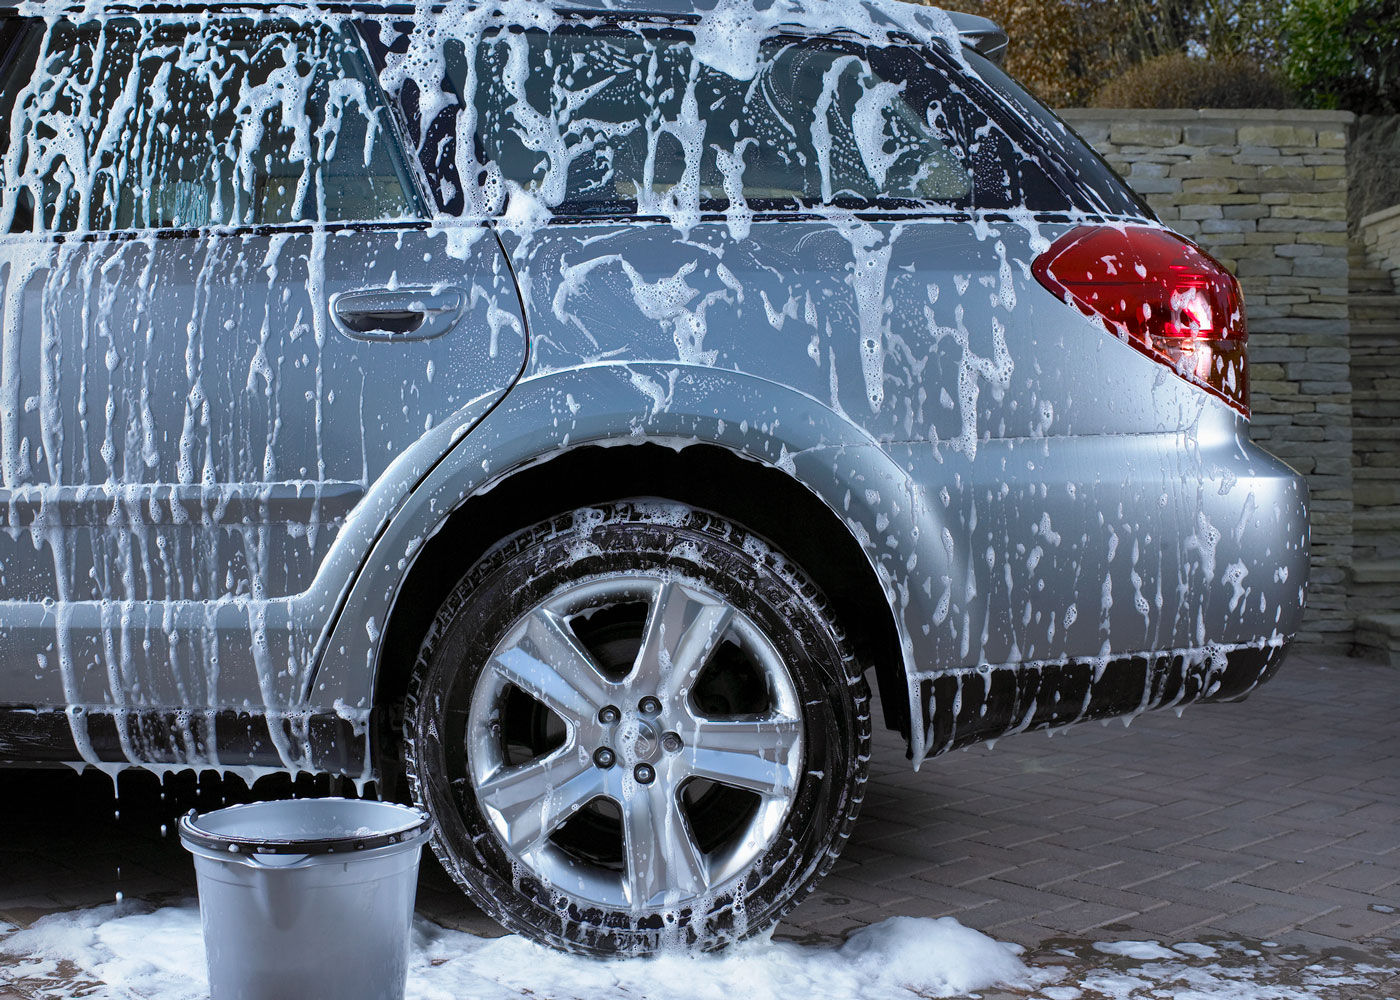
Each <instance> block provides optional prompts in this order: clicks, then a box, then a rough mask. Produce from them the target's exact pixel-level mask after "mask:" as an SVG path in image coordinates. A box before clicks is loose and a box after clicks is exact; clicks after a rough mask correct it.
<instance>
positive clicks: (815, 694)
mask: <svg viewBox="0 0 1400 1000" xmlns="http://www.w3.org/2000/svg"><path fill="white" fill-rule="evenodd" d="M644 572H645V573H657V572H661V573H664V574H667V575H669V576H670V577H671V578H672V579H675V580H679V581H682V582H688V583H690V584H692V585H698V586H699V587H701V588H703V589H706V590H709V591H711V592H713V593H715V594H717V595H718V596H720V597H722V598H724V599H725V600H726V601H727V602H729V603H730V604H731V605H732V606H734V607H735V608H737V609H739V610H740V611H742V612H743V613H744V614H745V615H747V616H748V617H749V618H750V620H751V621H752V622H753V623H754V624H755V625H757V626H758V627H759V629H760V630H761V631H762V632H763V633H764V634H765V635H766V636H767V637H768V639H769V641H770V642H772V643H773V645H774V647H775V648H776V649H777V651H778V653H779V655H780V656H781V658H782V660H783V662H784V663H785V664H786V665H787V666H788V670H789V673H790V675H791V677H792V681H793V684H794V686H795V688H796V690H797V695H798V699H799V704H800V705H801V706H802V712H803V724H804V745H803V768H802V774H801V777H800V779H799V782H798V786H797V789H796V792H795V794H794V797H793V801H792V803H791V805H790V807H789V809H788V812H787V814H786V816H785V818H784V821H783V824H782V826H781V828H780V830H779V832H778V834H777V835H776V836H775V837H774V838H773V840H772V841H771V843H770V845H769V846H768V848H767V849H766V851H765V852H764V854H763V855H762V856H761V857H760V858H759V859H758V860H757V861H755V862H752V863H751V864H750V865H749V866H748V868H747V869H746V870H745V871H744V872H743V873H741V874H740V875H739V876H738V877H737V878H736V879H734V880H731V881H730V882H729V883H727V884H726V885H725V886H722V887H720V891H719V892H716V893H713V894H711V895H708V896H705V897H702V898H701V899H699V900H695V901H693V903H691V904H685V905H683V906H682V907H680V908H678V909H675V910H661V909H657V910H644V911H641V912H640V913H637V914H634V913H632V912H631V911H628V910H618V909H612V908H608V907H603V906H599V905H597V904H594V903H590V902H584V901H581V900H576V899H573V898H572V897H568V896H566V895H564V894H562V893H560V892H557V891H554V890H551V889H550V888H549V887H547V886H545V885H543V884H541V882H540V881H539V880H538V879H536V878H535V877H534V876H533V875H532V874H531V873H529V872H527V871H522V870H521V866H520V865H519V864H518V863H517V862H514V861H513V859H512V858H511V856H510V855H509V854H508V853H507V852H506V850H505V849H504V847H503V845H502V844H501V842H500V840H499V838H498V836H497V835H496V832H495V830H494V828H493V827H492V826H491V825H490V823H489V822H488V821H487V819H486V818H485V817H484V816H483V815H482V813H481V811H480V808H479V807H478V805H477V803H476V801H475V797H474V795H473V793H472V788H471V782H470V780H461V781H456V780H451V779H456V778H464V777H465V774H457V773H455V768H453V767H452V765H450V764H449V759H450V758H452V757H454V756H457V755H460V754H463V753H465V752H469V751H466V750H463V749H461V748H454V747H452V745H451V744H450V743H446V742H445V739H448V740H450V739H451V737H450V736H449V735H447V734H444V733H443V732H442V731H441V726H440V724H439V720H440V719H441V718H442V710H443V706H444V705H445V704H447V703H448V702H449V701H455V702H456V703H458V704H460V703H461V699H462V697H463V696H464V695H465V696H467V697H469V693H470V692H471V691H472V690H473V689H474V688H475V686H476V682H477V680H478V678H479V677H480V675H481V673H482V671H483V670H484V669H485V667H486V665H487V663H488V661H489V659H490V657H491V655H492V653H493V651H494V650H495V648H496V645H497V644H498V643H499V642H500V641H501V639H502V638H503V637H504V636H505V635H506V633H507V632H508V631H509V630H510V629H511V628H512V626H513V625H514V624H515V623H516V622H517V621H519V619H520V618H521V617H522V616H523V615H525V614H527V613H528V612H530V611H532V610H533V609H534V608H536V607H538V606H539V605H540V604H541V603H543V602H544V601H545V600H547V599H548V598H549V597H550V596H551V595H553V594H555V593H557V592H558V591H559V590H561V589H563V588H565V587H568V586H572V585H575V584H578V583H581V582H585V581H587V580H590V579H596V578H601V577H616V576H617V575H619V574H637V573H644ZM867 698H868V694H866V691H865V687H864V681H863V679H862V678H861V676H860V673H859V671H858V669H857V668H856V667H855V665H854V661H853V659H852V657H851V656H850V655H849V651H848V649H847V647H846V643H845V640H844V637H843V635H842V633H841V631H840V629H839V627H838V626H837V625H836V624H835V623H834V621H833V620H832V618H831V615H830V613H829V612H828V611H827V610H826V606H825V603H824V601H823V600H822V599H821V596H820V594H819V592H818V591H817V589H816V587H815V586H814V585H813V584H812V583H811V582H810V581H809V580H807V578H806V577H805V576H804V575H802V574H801V573H800V572H799V571H798V570H797V569H796V567H794V566H792V565H791V564H789V563H788V562H787V561H786V560H784V559H783V558H782V556H781V555H779V554H778V553H776V552H775V551H773V550H772V549H771V547H769V546H768V545H766V544H764V543H763V542H761V541H759V540H758V539H757V538H756V537H755V536H753V535H751V534H748V533H747V532H744V531H743V530H742V529H739V528H737V527H736V526H734V525H732V524H731V523H729V522H727V521H725V520H723V519H722V518H720V517H718V516H717V515H714V514H710V513H707V512H704V511H696V510H693V509H691V508H687V507H681V506H678V505H673V504H661V503H635V502H632V503H621V504H614V505H610V506H608V507H605V508H584V509H581V510H578V511H574V512H572V513H571V514H567V515H563V516H561V517H559V518H555V519H553V520H552V521H550V522H546V523H544V524H541V525H537V526H536V527H534V528H531V529H528V530H526V531H524V532H521V533H520V534H518V535H516V536H513V537H512V538H510V539H508V540H507V541H505V542H504V543H502V544H501V545H499V546H498V547H497V548H495V549H494V550H492V551H491V552H489V553H487V555H485V556H484V557H483V558H482V559H481V560H480V561H479V562H478V563H477V564H476V566H474V567H473V569H472V570H471V571H470V572H469V573H468V574H467V576H466V578H465V579H463V580H462V582H461V583H460V584H459V585H458V587H457V588H456V590H455V591H454V592H453V593H452V595H451V596H450V597H449V598H448V600H447V601H446V602H445V603H444V605H443V607H442V609H441V611H440V612H439V614H438V616H437V619H436V621H435V622H434V625H433V627H432V629H431V630H430V632H429V635H428V637H427V638H426V640H425V641H424V643H423V646H422V649H421V650H420V654H419V658H418V662H417V664H416V668H415V671H414V678H413V682H412V684H411V685H410V693H409V701H408V704H407V706H406V709H407V710H406V712H405V723H406V734H405V735H406V751H407V760H408V776H409V782H410V786H411V788H412V790H413V795H414V799H415V801H417V802H418V803H419V804H420V805H422V806H424V807H426V808H427V809H429V810H430V811H431V812H432V813H433V815H434V816H435V817H436V818H437V820H438V831H437V833H436V834H435V836H434V838H433V849H434V851H435V853H436V854H437V855H438V857H439V859H440V860H441V861H442V862H443V864H444V867H446V868H447V870H448V872H449V873H450V874H451V875H452V877H453V878H454V879H455V880H456V881H457V882H458V883H459V884H460V885H462V886H463V888H465V889H466V890H467V891H468V893H469V894H470V895H471V896H472V897H473V898H474V900H475V901H476V902H477V903H478V904H479V905H480V906H481V907H482V908H483V909H484V910H485V911H486V912H487V913H488V914H489V915H490V916H492V917H494V918H495V919H497V920H498V921H499V922H501V923H502V924H504V925H505V926H506V927H508V928H510V929H512V930H516V931H519V932H521V933H524V934H526V935H528V936H532V937H535V938H537V939H541V940H544V941H546V942H548V943H550V944H553V945H555V946H557V947H563V948H566V949H569V950H573V951H583V952H588V953H593V954H616V953H649V952H652V951H655V950H657V949H658V948H660V947H662V946H663V945H664V944H667V943H680V944H683V945H687V946H698V947H701V948H706V949H708V948H715V947H720V946H723V945H724V944H726V943H728V942H730V941H733V940H737V939H740V938H743V937H746V936H748V935H749V934H751V933H754V932H756V931H758V930H760V929H762V928H764V927H766V926H768V925H769V924H771V923H773V922H775V921H776V920H777V919H779V918H780V917H781V916H782V915H783V913H786V912H787V911H788V910H789V909H791V907H792V906H795V905H796V903H797V902H798V901H800V899H801V898H802V896H804V895H805V894H806V892H807V891H808V890H810V887H811V885H812V884H813V883H814V882H815V880H816V879H817V878H818V877H819V876H820V875H822V874H824V873H825V871H826V870H827V869H828V868H829V867H830V864H831V862H832V861H833V860H834V859H835V856H836V853H837V851H839V849H840V847H841V846H842V845H843V843H844V839H845V836H846V835H847V834H848V832H849V823H850V821H851V820H852V819H853V818H854V813H855V810H856V808H857V807H858V805H859V799H860V793H861V791H862V788H863V782H864V776H865V761H866V758H867V757H868V739H869V725H868V711H867V705H866V699H867ZM466 763H467V772H466V773H470V771H469V762H466ZM450 768H451V771H450ZM449 782H450V784H449ZM454 789H455V791H454Z"/></svg>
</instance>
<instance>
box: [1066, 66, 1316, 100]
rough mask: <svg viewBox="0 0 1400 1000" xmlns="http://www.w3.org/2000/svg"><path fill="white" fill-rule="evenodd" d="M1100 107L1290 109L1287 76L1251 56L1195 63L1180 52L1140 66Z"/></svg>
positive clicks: (1106, 89)
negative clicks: (1285, 78) (1266, 66)
mask: <svg viewBox="0 0 1400 1000" xmlns="http://www.w3.org/2000/svg"><path fill="white" fill-rule="evenodd" d="M1089 103H1090V105H1091V106H1092V107H1096V108H1286V107H1290V106H1291V105H1292V104H1293V103H1294V102H1293V98H1292V95H1291V94H1290V93H1289V88H1288V85H1287V84H1286V83H1285V82H1284V79H1283V77H1282V76H1281V75H1280V74H1278V73H1275V72H1273V71H1271V70H1268V69H1265V68H1264V67H1262V66H1260V65H1259V64H1258V63H1256V62H1254V61H1253V60H1252V59H1250V58H1248V57H1247V56H1229V57H1226V58H1221V59H1196V58H1193V57H1191V56H1188V55H1186V54H1184V53H1180V52H1172V53H1168V54H1167V55H1164V56H1157V57H1156V58H1155V59H1149V60H1147V61H1146V62H1143V63H1139V64H1138V65H1136V66H1134V67H1132V68H1131V69H1129V70H1127V71H1126V72H1124V73H1122V74H1121V75H1119V76H1118V77H1117V78H1116V79H1113V80H1110V81H1109V82H1108V83H1106V84H1104V86H1103V87H1101V88H1100V89H1099V91H1098V93H1096V94H1095V95H1094V97H1093V99H1092V100H1091V101H1090V102H1089Z"/></svg>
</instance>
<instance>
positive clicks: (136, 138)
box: [0, 18, 409, 232]
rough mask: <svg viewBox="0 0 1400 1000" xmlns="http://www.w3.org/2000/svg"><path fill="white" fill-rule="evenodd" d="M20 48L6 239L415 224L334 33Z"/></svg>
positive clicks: (347, 51) (380, 126) (100, 25)
mask: <svg viewBox="0 0 1400 1000" xmlns="http://www.w3.org/2000/svg"><path fill="white" fill-rule="evenodd" d="M20 46H21V51H20V52H18V53H17V54H16V55H15V57H14V58H12V60H11V63H10V65H9V66H8V67H7V71H6V75H5V79H4V82H3V99H4V102H5V104H4V108H3V110H4V118H3V120H2V123H3V126H4V139H3V141H4V143H5V150H4V162H3V169H4V191H3V194H0V197H3V198H4V202H3V203H0V229H8V230H9V231H12V232H13V231H16V230H28V229H38V230H50V231H54V230H56V231H64V232H73V231H85V230H104V229H130V228H135V229H149V228H162V227H178V228H191V227H202V226H210V225H240V224H264V223H285V222H296V221H305V220H342V219H381V218H398V217H402V216H404V215H405V214H407V212H408V207H409V202H408V199H407V197H406V195H405V187H404V184H403V182H402V173H401V170H400V168H399V165H398V164H396V162H395V156H394V152H393V149H392V145H391V140H390V139H389V137H388V135H387V134H386V129H385V118H384V111H383V109H382V108H381V107H379V106H377V104H376V102H375V99H374V95H375V94H376V93H377V91H376V90H375V88H374V86H373V81H372V80H371V79H370V78H369V77H367V75H366V73H365V67H364V65H363V63H362V60H361V56H360V53H359V51H358V42H357V41H356V40H355V39H354V38H353V37H352V36H350V35H347V34H342V33H341V32H340V31H338V30H337V29H333V28H331V27H327V26H316V25H297V24H292V23H290V22H284V21H278V20H251V19H242V18H231V19H221V20H214V21H209V22H206V23H202V24H200V25H197V26H189V25H184V24H178V23H170V22H157V21H145V20H136V19H131V18H121V19H114V20H109V21H90V22H81V23H74V22H69V21H55V22H53V23H50V24H46V25H44V24H38V23H35V24H32V26H31V29H30V30H29V31H28V33H27V35H26V36H25V37H24V38H23V39H22V41H21V43H20ZM36 205H37V206H40V208H39V209H38V210H37V211H35V210H34V206H36Z"/></svg>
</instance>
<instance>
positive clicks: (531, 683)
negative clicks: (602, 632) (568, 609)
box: [491, 608, 609, 723]
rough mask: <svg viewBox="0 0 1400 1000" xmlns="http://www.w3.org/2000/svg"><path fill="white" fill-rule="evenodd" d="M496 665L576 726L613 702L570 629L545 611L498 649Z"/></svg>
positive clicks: (535, 614)
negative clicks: (510, 641) (513, 639)
mask: <svg viewBox="0 0 1400 1000" xmlns="http://www.w3.org/2000/svg"><path fill="white" fill-rule="evenodd" d="M491 664H492V666H493V667H494V668H495V670H496V672H497V673H499V674H500V675H501V676H502V677H503V678H504V679H505V680H507V681H509V682H510V683H512V684H514V685H515V686H516V687H518V688H520V690H522V691H524V692H525V693H526V694H528V695H530V697H532V698H535V699H537V700H539V701H541V702H543V703H544V704H545V705H546V706H548V707H549V708H550V709H552V710H553V711H554V712H556V713H558V714H559V715H560V716H562V717H563V718H564V719H566V720H568V721H570V722H573V723H579V722H582V721H584V720H586V719H590V718H592V716H593V715H594V713H596V712H597V711H598V709H599V707H601V706H603V705H605V704H607V702H608V692H607V689H608V686H609V682H608V680H607V678H606V677H604V676H603V674H602V672H601V671H599V669H598V667H597V665H596V664H595V663H594V662H593V658H592V657H591V656H590V655H589V654H588V651H587V650H585V649H584V648H583V646H582V645H581V644H580V643H579V641H578V639H577V638H576V637H575V636H574V634H573V632H572V631H571V630H570V629H569V627H568V625H567V624H565V623H564V622H563V621H561V620H560V619H559V618H558V617H557V616H556V615H554V614H551V613H550V612H549V611H548V610H546V609H544V608H538V609H536V610H535V611H534V612H532V613H531V615H530V617H529V619H528V621H527V622H526V626H525V630H524V632H523V633H522V634H521V635H520V637H519V638H518V639H517V640H516V641H515V642H514V643H512V644H510V645H508V646H506V647H504V648H502V649H498V650H497V651H496V654H495V656H494V657H492V660H491Z"/></svg>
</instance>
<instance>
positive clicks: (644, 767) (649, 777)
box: [632, 764, 656, 785]
mask: <svg viewBox="0 0 1400 1000" xmlns="http://www.w3.org/2000/svg"><path fill="white" fill-rule="evenodd" d="M632 775H633V777H635V778H636V779H637V781H639V782H640V783H641V784H643V785H650V784H651V783H652V782H653V781H654V780H655V779H656V772H655V771H653V770H652V768H651V765H650V764H638V765H637V766H636V768H635V769H634V770H633V771H632Z"/></svg>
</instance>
